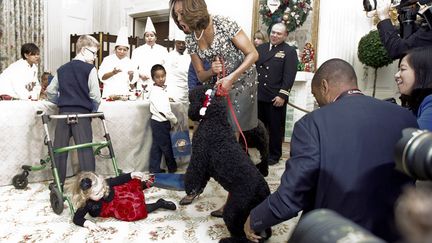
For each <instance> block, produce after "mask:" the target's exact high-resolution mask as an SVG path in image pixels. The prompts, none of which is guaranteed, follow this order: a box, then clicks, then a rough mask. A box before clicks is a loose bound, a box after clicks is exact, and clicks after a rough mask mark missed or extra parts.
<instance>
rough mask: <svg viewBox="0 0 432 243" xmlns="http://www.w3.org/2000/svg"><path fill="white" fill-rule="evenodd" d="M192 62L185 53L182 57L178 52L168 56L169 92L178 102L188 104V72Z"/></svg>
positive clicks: (167, 82)
mask: <svg viewBox="0 0 432 243" xmlns="http://www.w3.org/2000/svg"><path fill="white" fill-rule="evenodd" d="M190 62H191V58H190V55H189V54H188V53H187V52H186V51H185V52H184V54H183V55H181V54H180V53H179V52H178V51H177V50H173V51H171V52H170V53H169V54H168V58H167V62H166V65H165V66H166V71H167V79H166V80H167V81H166V84H167V91H168V95H169V97H171V98H173V99H174V100H175V101H177V102H188V101H189V99H188V92H189V88H188V70H189V65H190Z"/></svg>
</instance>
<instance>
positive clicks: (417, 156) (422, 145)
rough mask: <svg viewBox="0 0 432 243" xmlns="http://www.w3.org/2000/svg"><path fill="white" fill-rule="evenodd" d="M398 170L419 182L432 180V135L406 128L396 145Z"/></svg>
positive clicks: (424, 131)
mask: <svg viewBox="0 0 432 243" xmlns="http://www.w3.org/2000/svg"><path fill="white" fill-rule="evenodd" d="M395 161H396V168H397V169H398V170H400V171H402V172H404V173H406V174H407V175H409V176H411V177H413V178H416V179H419V180H432V133H431V132H428V131H426V130H418V129H414V128H406V129H404V130H403V131H402V138H401V139H400V140H399V141H398V143H397V144H396V150H395Z"/></svg>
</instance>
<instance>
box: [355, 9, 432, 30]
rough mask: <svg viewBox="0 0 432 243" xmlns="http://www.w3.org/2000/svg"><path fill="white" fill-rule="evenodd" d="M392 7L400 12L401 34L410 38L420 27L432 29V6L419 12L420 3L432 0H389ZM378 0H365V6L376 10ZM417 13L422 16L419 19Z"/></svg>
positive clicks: (370, 10)
mask: <svg viewBox="0 0 432 243" xmlns="http://www.w3.org/2000/svg"><path fill="white" fill-rule="evenodd" d="M389 1H391V7H392V8H396V9H397V12H398V21H399V24H400V25H399V27H400V36H401V37H402V38H403V39H406V38H408V37H409V36H410V35H411V34H412V33H414V32H416V31H417V30H418V29H419V28H422V27H426V28H429V29H432V7H429V8H427V9H426V10H425V11H423V13H421V14H420V13H419V10H420V5H425V4H430V3H431V2H432V0H401V1H400V2H399V1H396V0H389ZM376 7H377V0H363V8H364V10H365V11H366V12H376V11H375V10H376ZM417 15H419V16H420V17H421V19H420V20H419V21H417Z"/></svg>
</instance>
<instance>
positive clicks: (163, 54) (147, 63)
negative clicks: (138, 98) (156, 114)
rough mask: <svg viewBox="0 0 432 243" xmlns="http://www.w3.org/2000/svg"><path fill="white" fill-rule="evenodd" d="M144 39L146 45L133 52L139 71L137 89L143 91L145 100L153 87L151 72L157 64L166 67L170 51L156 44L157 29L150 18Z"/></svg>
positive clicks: (134, 61) (148, 18)
mask: <svg viewBox="0 0 432 243" xmlns="http://www.w3.org/2000/svg"><path fill="white" fill-rule="evenodd" d="M144 39H145V42H146V43H145V44H144V45H142V46H139V47H138V48H136V49H135V50H134V51H133V52H132V62H133V63H134V64H135V65H136V67H137V69H138V77H137V86H136V88H137V90H139V89H142V90H143V95H144V99H147V98H148V91H149V90H150V89H151V87H152V86H153V81H152V79H151V75H150V70H151V68H152V67H153V65H155V64H161V65H165V62H166V58H167V55H168V50H167V49H166V48H165V47H163V46H161V45H159V44H156V39H157V38H156V29H155V27H154V25H153V22H152V20H151V18H150V17H147V22H146V26H145V30H144Z"/></svg>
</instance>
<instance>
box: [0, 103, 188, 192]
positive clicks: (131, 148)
mask: <svg viewBox="0 0 432 243" xmlns="http://www.w3.org/2000/svg"><path fill="white" fill-rule="evenodd" d="M171 108H172V110H173V112H174V114H175V115H176V116H177V118H178V120H179V124H181V125H180V126H182V129H188V122H187V121H188V118H187V105H185V104H182V103H171ZM38 110H42V111H44V112H45V113H46V114H57V111H58V110H57V107H56V106H55V105H54V104H52V103H50V102H48V101H1V102H0V113H1V114H0V131H1V134H2V135H3V136H2V141H1V142H0V162H1V164H2V167H3V172H2V173H0V186H2V185H10V184H11V183H12V182H11V181H12V177H13V176H14V175H16V174H17V173H20V172H22V169H21V166H22V165H24V164H27V165H37V164H39V160H40V159H41V158H46V155H47V152H48V148H47V146H46V145H45V144H44V142H43V141H44V136H45V133H44V131H43V127H42V119H41V118H40V117H37V115H36V111H38ZM99 111H102V112H104V114H105V121H106V124H107V128H108V132H109V134H110V136H111V141H112V143H113V148H114V153H115V157H116V159H117V162H118V165H119V168H121V169H123V170H124V171H133V170H135V171H147V170H148V164H149V157H150V148H151V144H152V133H151V127H150V116H151V114H150V109H149V103H148V102H147V101H114V102H108V101H102V103H101V106H100V107H99ZM49 125H50V126H49V130H50V136H51V138H52V139H53V138H54V130H55V122H50V124H49ZM92 129H93V141H101V140H105V138H104V137H103V135H104V133H103V127H102V122H101V121H100V120H99V119H94V120H93V121H92ZM105 152H106V153H107V151H105ZM69 159H70V161H69V163H68V166H69V168H68V175H70V174H71V173H75V172H76V171H78V168H79V166H78V161H77V159H76V151H72V152H71V153H70V154H69ZM187 162H188V158H184V159H183V160H181V161H178V163H179V164H182V163H187ZM96 171H97V172H98V173H101V174H107V175H112V174H113V172H114V171H113V168H112V165H111V160H110V159H102V158H99V157H97V158H96ZM51 178H52V177H51V171H50V170H49V169H47V170H43V171H36V172H31V173H30V175H29V177H28V179H29V181H30V182H34V181H42V180H47V179H51Z"/></svg>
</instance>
